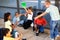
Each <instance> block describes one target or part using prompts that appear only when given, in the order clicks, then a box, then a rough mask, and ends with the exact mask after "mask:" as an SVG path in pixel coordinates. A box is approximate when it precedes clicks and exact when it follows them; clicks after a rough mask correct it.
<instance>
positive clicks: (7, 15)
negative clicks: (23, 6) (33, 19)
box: [4, 12, 11, 22]
mask: <svg viewBox="0 0 60 40" xmlns="http://www.w3.org/2000/svg"><path fill="white" fill-rule="evenodd" d="M10 15H11V13H9V12H7V13H5V14H4V22H6V21H8V17H9V16H10Z"/></svg>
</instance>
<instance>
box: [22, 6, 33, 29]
mask: <svg viewBox="0 0 60 40" xmlns="http://www.w3.org/2000/svg"><path fill="white" fill-rule="evenodd" d="M25 11H26V15H27V21H26V22H25V23H24V25H23V27H24V29H27V28H29V27H30V26H31V24H32V22H33V11H32V7H29V8H28V9H26V8H25ZM26 15H25V16H26Z"/></svg>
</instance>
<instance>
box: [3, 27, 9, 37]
mask: <svg viewBox="0 0 60 40" xmlns="http://www.w3.org/2000/svg"><path fill="white" fill-rule="evenodd" d="M9 31H10V30H9V29H8V28H5V29H3V31H2V33H3V36H6V34H7V33H8V32H9Z"/></svg>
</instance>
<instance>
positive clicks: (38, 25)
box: [4, 7, 47, 40]
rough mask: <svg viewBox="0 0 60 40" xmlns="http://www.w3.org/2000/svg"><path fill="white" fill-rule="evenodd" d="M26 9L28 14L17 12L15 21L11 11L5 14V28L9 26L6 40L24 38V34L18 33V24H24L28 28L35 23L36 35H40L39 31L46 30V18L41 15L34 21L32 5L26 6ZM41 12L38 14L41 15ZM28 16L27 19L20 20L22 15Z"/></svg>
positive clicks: (5, 36)
mask: <svg viewBox="0 0 60 40" xmlns="http://www.w3.org/2000/svg"><path fill="white" fill-rule="evenodd" d="M24 9H25V11H26V14H19V13H18V12H16V13H15V17H14V18H13V21H11V13H9V12H7V13H5V14H4V22H5V28H7V29H6V30H5V31H6V32H5V35H4V40H14V39H15V40H19V39H20V40H22V34H21V33H20V34H19V33H18V32H17V31H16V30H15V27H16V25H17V26H18V25H20V24H22V25H23V28H24V29H28V28H29V27H31V24H32V23H34V24H33V25H34V26H33V29H34V31H35V32H36V35H37V36H38V33H39V31H40V32H44V26H46V24H47V22H46V20H45V19H44V18H43V17H41V18H38V19H35V20H34V21H33V9H32V7H29V8H27V9H26V8H24ZM40 14H41V12H39V13H38V15H40ZM22 15H24V16H26V17H27V20H26V21H24V20H22V21H20V16H22Z"/></svg>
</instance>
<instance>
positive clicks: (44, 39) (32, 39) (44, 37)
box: [0, 19, 50, 40]
mask: <svg viewBox="0 0 60 40" xmlns="http://www.w3.org/2000/svg"><path fill="white" fill-rule="evenodd" d="M1 27H4V21H3V19H0V28H1ZM16 30H17V31H18V32H19V33H20V32H22V34H23V38H26V39H27V40H50V37H49V35H48V34H46V33H43V34H42V33H40V34H39V36H36V35H35V33H34V32H33V30H32V27H31V28H29V29H27V30H24V29H23V27H18V26H17V27H16Z"/></svg>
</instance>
